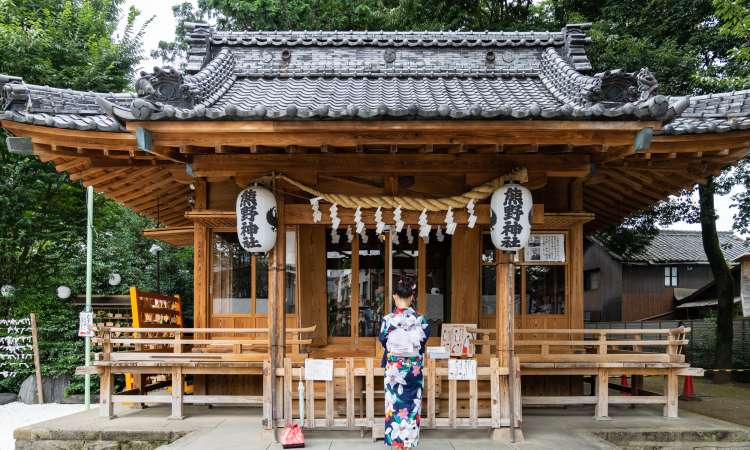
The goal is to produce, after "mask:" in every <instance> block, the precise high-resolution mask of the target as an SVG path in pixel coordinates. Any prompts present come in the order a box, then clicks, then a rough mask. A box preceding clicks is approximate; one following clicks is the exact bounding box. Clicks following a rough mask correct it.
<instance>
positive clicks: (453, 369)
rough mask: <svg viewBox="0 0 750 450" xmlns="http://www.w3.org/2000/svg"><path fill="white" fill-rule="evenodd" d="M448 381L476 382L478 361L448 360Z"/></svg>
mask: <svg viewBox="0 0 750 450" xmlns="http://www.w3.org/2000/svg"><path fill="white" fill-rule="evenodd" d="M448 379H449V380H476V379H477V360H476V359H449V360H448Z"/></svg>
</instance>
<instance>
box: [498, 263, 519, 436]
mask: <svg viewBox="0 0 750 450" xmlns="http://www.w3.org/2000/svg"><path fill="white" fill-rule="evenodd" d="M497 261H498V263H497V266H496V267H495V270H496V272H495V273H496V283H497V285H496V288H497V289H496V300H495V342H496V349H495V350H496V353H497V358H498V361H499V362H500V366H501V367H507V368H508V369H509V372H510V374H509V376H508V377H501V378H500V385H499V387H500V401H501V402H500V419H501V421H503V422H505V421H507V423H511V425H512V421H511V408H510V405H511V401H513V400H512V399H513V395H512V391H513V389H512V387H511V382H510V380H509V379H510V377H513V376H514V372H515V371H514V370H513V364H512V349H513V328H514V326H513V315H514V312H515V311H514V309H515V308H514V305H515V299H514V296H515V294H514V290H515V289H514V286H513V284H514V281H515V273H514V272H515V267H514V265H513V255H511V254H508V253H502V252H497ZM516 381H517V382H518V381H520V380H516Z"/></svg>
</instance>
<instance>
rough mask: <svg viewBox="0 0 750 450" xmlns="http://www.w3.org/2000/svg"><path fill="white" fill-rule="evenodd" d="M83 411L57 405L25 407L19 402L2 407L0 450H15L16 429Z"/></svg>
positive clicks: (77, 407)
mask: <svg viewBox="0 0 750 450" xmlns="http://www.w3.org/2000/svg"><path fill="white" fill-rule="evenodd" d="M83 410H84V406H83V405H61V404H57V403H47V404H44V405H26V404H24V403H21V402H13V403H8V404H7V405H2V406H0V450H13V449H14V448H15V440H14V439H13V430H15V429H16V428H18V427H21V426H24V425H31V424H33V423H37V422H42V421H45V420H49V419H54V418H57V417H62V416H67V415H68V414H73V413H77V412H79V411H83Z"/></svg>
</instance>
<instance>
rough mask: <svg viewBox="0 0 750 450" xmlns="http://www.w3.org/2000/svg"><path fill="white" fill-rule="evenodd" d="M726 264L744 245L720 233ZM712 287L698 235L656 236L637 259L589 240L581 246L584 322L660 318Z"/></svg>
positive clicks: (666, 232) (672, 233) (664, 233)
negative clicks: (682, 301)
mask: <svg viewBox="0 0 750 450" xmlns="http://www.w3.org/2000/svg"><path fill="white" fill-rule="evenodd" d="M719 241H720V242H721V247H722V249H723V251H724V255H725V257H726V258H727V260H730V261H731V260H733V259H734V258H736V257H737V256H739V255H741V254H743V253H745V252H746V251H747V247H746V244H745V241H743V240H742V239H739V238H737V237H736V236H734V235H733V234H732V233H731V232H720V233H719ZM711 281H713V276H712V274H711V269H710V267H709V265H708V260H707V258H706V254H705V252H704V251H703V242H702V239H701V233H700V232H699V231H673V230H663V231H661V232H660V233H659V234H658V235H657V236H656V237H655V238H654V239H653V241H651V243H650V244H649V245H648V246H647V247H646V248H645V249H644V250H643V251H642V252H641V253H640V254H637V255H629V256H624V255H618V254H616V253H614V252H611V251H610V250H608V249H607V248H605V247H604V245H603V244H602V243H601V242H600V241H599V240H597V239H596V238H595V237H587V238H586V242H585V243H584V311H585V320H586V321H632V320H645V319H649V318H654V317H663V316H664V315H665V314H668V313H670V312H671V311H673V309H674V307H675V304H677V303H679V302H680V301H681V300H683V299H685V298H686V297H688V296H689V295H691V294H693V293H694V292H695V291H696V290H698V289H699V288H701V287H703V286H704V285H706V284H708V283H710V282H711Z"/></svg>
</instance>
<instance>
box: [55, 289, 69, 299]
mask: <svg viewBox="0 0 750 450" xmlns="http://www.w3.org/2000/svg"><path fill="white" fill-rule="evenodd" d="M70 294H71V291H70V288H69V287H67V286H58V287H57V298H60V299H63V300H66V299H68V298H70Z"/></svg>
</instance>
